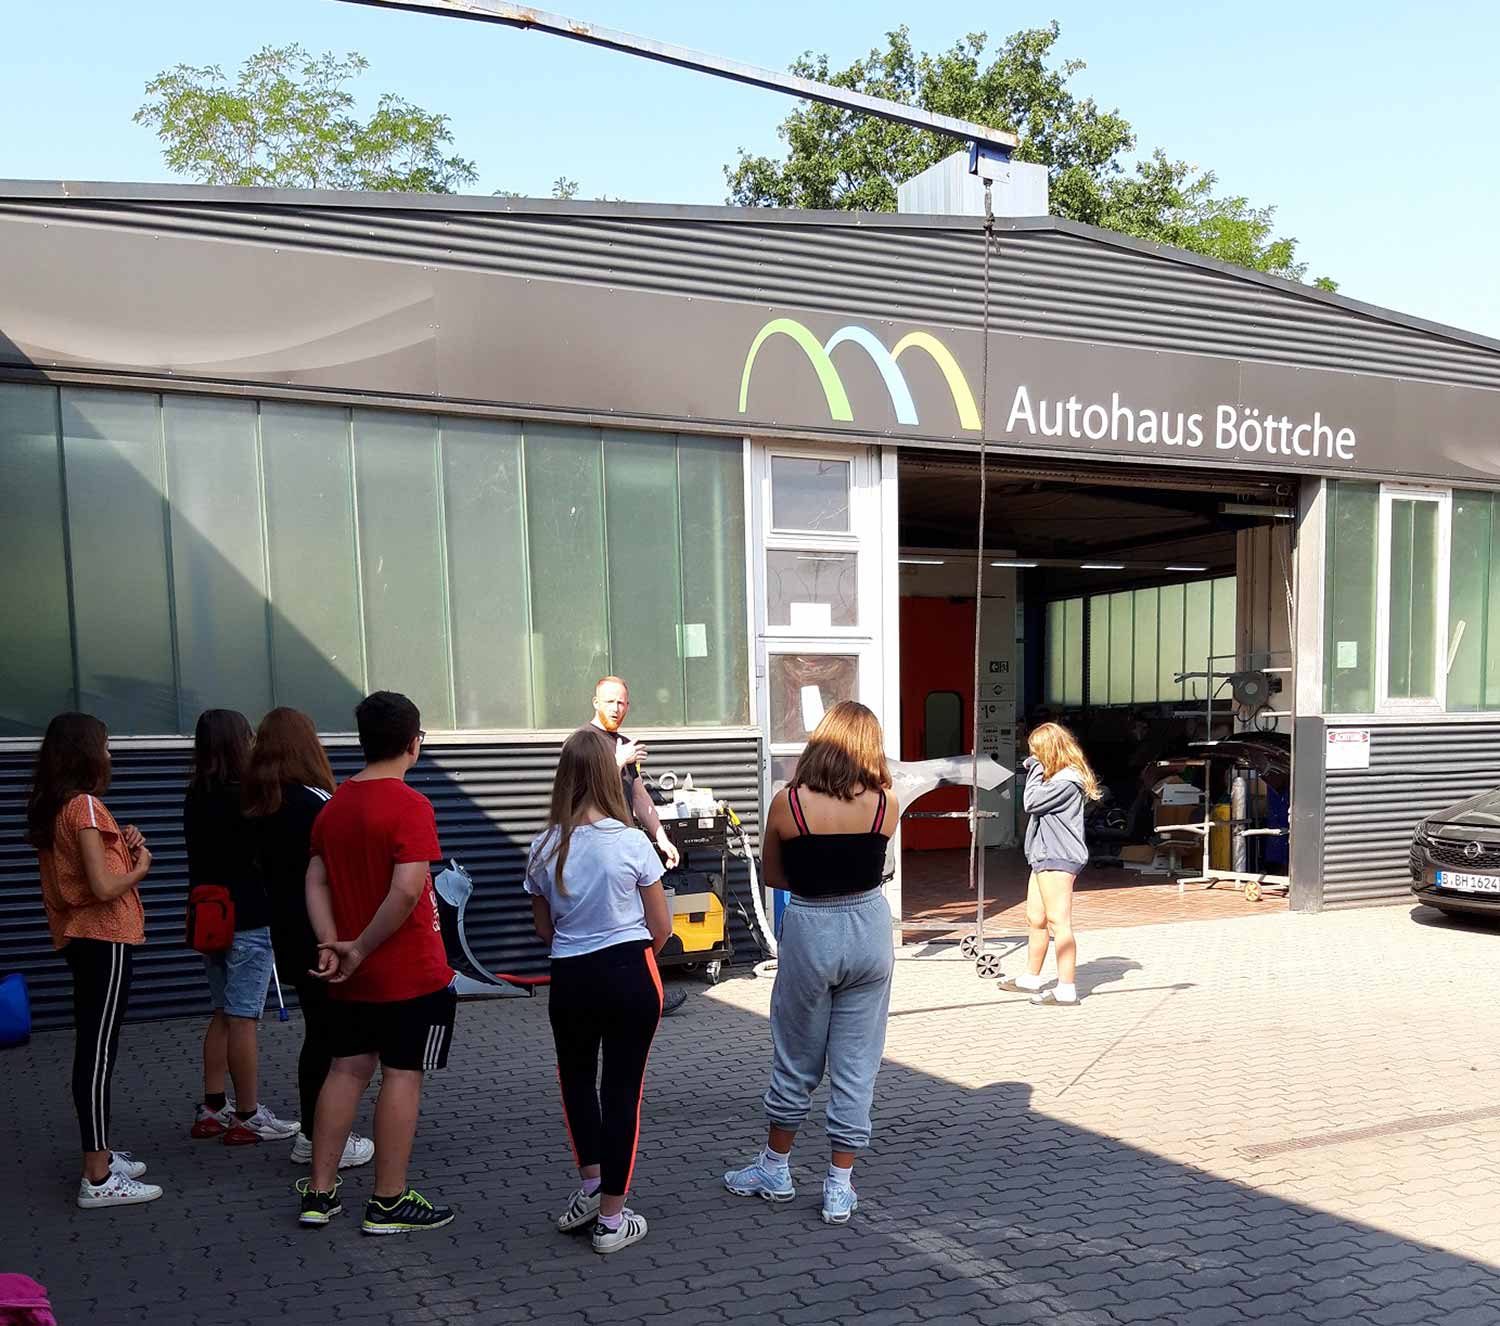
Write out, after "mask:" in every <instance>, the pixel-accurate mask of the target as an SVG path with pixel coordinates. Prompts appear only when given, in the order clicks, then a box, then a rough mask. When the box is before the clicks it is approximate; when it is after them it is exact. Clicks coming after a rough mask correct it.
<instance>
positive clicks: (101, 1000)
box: [63, 939, 134, 1151]
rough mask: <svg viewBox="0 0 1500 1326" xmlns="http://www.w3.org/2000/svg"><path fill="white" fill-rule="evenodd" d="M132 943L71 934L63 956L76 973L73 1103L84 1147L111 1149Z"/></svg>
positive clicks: (86, 1148) (94, 1149)
mask: <svg viewBox="0 0 1500 1326" xmlns="http://www.w3.org/2000/svg"><path fill="white" fill-rule="evenodd" d="M133 954H134V950H133V949H132V948H131V946H130V945H129V944H116V943H112V942H109V941H106V940H103V939H70V940H69V941H68V942H67V944H66V945H65V946H64V947H63V957H64V958H65V959H67V963H68V968H69V970H70V971H71V972H72V973H73V1028H74V1031H73V1035H74V1042H73V1108H74V1109H76V1110H77V1111H78V1129H79V1132H80V1133H81V1134H82V1135H83V1149H84V1150H85V1151H108V1150H109V1087H110V1081H111V1079H112V1078H113V1077H114V1073H115V1059H116V1057H117V1056H118V1054H119V1049H120V1023H122V1022H123V1021H124V1020H125V1005H126V1003H127V1002H128V1001H129V999H130V974H131V970H132V967H131V959H132V956H133Z"/></svg>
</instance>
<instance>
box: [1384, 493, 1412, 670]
mask: <svg viewBox="0 0 1500 1326" xmlns="http://www.w3.org/2000/svg"><path fill="white" fill-rule="evenodd" d="M1412 537H1413V536H1412V503H1410V502H1392V503H1391V550H1390V559H1391V611H1390V629H1389V633H1388V634H1387V636H1386V642H1387V643H1386V690H1387V693H1388V694H1389V695H1390V696H1391V697H1392V698H1403V697H1408V696H1410V695H1411V694H1412V693H1413V692H1412V671H1411V645H1412V638H1411V628H1412V622H1411V610H1412V570H1413V568H1412V554H1413V543H1412Z"/></svg>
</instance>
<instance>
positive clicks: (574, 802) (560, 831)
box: [536, 727, 631, 898]
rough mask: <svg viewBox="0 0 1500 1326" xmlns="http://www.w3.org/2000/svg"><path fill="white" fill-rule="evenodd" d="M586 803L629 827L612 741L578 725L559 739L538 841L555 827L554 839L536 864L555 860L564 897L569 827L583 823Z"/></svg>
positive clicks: (594, 730) (559, 890)
mask: <svg viewBox="0 0 1500 1326" xmlns="http://www.w3.org/2000/svg"><path fill="white" fill-rule="evenodd" d="M589 806H593V807H594V808H595V809H597V810H602V811H603V812H604V813H605V814H606V815H607V816H609V818H610V819H612V820H618V821H619V822H620V823H621V824H622V825H624V826H626V827H627V828H628V827H629V825H630V823H631V818H630V809H629V807H627V806H626V804H625V788H624V785H623V784H622V783H621V781H620V766H619V765H617V764H616V763H615V743H614V742H613V741H611V740H610V739H609V738H608V737H607V736H605V735H604V733H602V732H601V731H599V729H598V728H596V727H581V728H579V729H578V730H577V731H576V732H575V733H573V735H572V736H571V737H569V738H568V739H567V741H565V742H563V748H562V754H561V755H559V756H558V759H557V776H556V777H555V778H554V779H553V780H552V806H551V809H550V810H549V811H548V813H547V827H546V828H545V829H543V830H542V840H545V839H546V837H547V835H548V834H549V833H550V832H551V831H552V830H553V829H554V828H555V829H556V830H557V839H556V841H555V842H552V843H549V844H548V845H547V847H546V849H545V853H546V854H545V856H544V857H543V858H542V859H541V860H540V861H538V862H536V864H537V865H538V866H543V865H545V864H546V863H547V862H548V861H552V862H554V863H555V866H554V869H555V871H556V876H555V877H556V879H557V891H558V893H560V894H561V895H562V896H563V897H564V898H566V897H567V896H568V890H567V888H566V887H565V886H564V884H563V867H564V866H566V865H567V864H568V848H569V847H570V846H571V845H572V841H573V830H574V829H576V828H577V827H578V826H579V825H580V824H582V823H583V822H584V819H583V812H584V810H585V809H587V808H588V807H589Z"/></svg>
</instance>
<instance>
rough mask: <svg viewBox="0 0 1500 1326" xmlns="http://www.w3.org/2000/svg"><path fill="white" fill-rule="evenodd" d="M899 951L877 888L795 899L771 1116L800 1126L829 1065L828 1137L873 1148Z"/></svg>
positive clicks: (775, 1024) (775, 1037) (855, 1147)
mask: <svg viewBox="0 0 1500 1326" xmlns="http://www.w3.org/2000/svg"><path fill="white" fill-rule="evenodd" d="M894 967H895V951H894V949H893V946H892V938H891V909H890V905H889V904H888V903H887V902H886V900H885V898H884V896H882V894H881V893H880V891H879V890H878V889H874V890H872V891H870V892H869V893H860V894H854V895H845V896H842V897H835V898H796V897H794V898H793V899H792V900H791V903H790V905H789V906H788V907H787V909H786V912H785V913H784V914H783V916H782V921H781V942H780V945H779V946H778V950H777V954H776V986H775V988H774V989H773V990H772V991H771V1050H772V1058H771V1085H770V1086H769V1087H767V1088H766V1096H765V1102H766V1117H767V1118H768V1119H770V1121H771V1122H772V1123H773V1124H775V1125H776V1126H777V1127H778V1128H786V1129H790V1130H792V1131H796V1129H798V1128H799V1127H801V1125H802V1122H803V1120H804V1119H806V1118H807V1111H808V1106H809V1104H810V1103H811V1100H812V1093H813V1092H814V1091H815V1090H816V1089H817V1086H818V1083H819V1082H821V1081H822V1080H823V1070H824V1068H825V1067H826V1068H827V1070H828V1083H829V1096H828V1137H829V1140H830V1141H831V1142H832V1143H833V1145H834V1146H835V1147H836V1148H837V1149H838V1150H840V1151H859V1150H862V1149H863V1148H864V1147H866V1146H868V1145H869V1144H870V1103H871V1101H872V1100H873V1099H874V1096H875V1076H876V1074H877V1073H879V1072H880V1056H881V1055H882V1054H883V1053H884V1051H885V1020H886V1014H887V1013H888V1012H889V1011H890V1006H891V972H892V970H893V969H894Z"/></svg>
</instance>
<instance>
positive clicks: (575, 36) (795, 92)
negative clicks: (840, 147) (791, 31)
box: [342, 0, 1020, 161]
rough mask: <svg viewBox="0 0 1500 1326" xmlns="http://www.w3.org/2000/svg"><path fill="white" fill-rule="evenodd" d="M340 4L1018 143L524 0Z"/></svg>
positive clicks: (1004, 151) (997, 150) (987, 143)
mask: <svg viewBox="0 0 1500 1326" xmlns="http://www.w3.org/2000/svg"><path fill="white" fill-rule="evenodd" d="M342 3H344V4H353V5H368V6H370V7H372V8H377V9H406V10H410V11H411V12H413V13H419V14H439V15H442V16H444V17H447V18H467V19H473V20H475V21H477V22H480V23H500V24H503V25H504V26H506V27H510V28H527V29H531V30H533V31H536V32H548V33H551V34H552V35H553V36H555V37H567V38H569V39H570V40H572V41H581V42H585V43H587V44H588V45H590V46H603V47H605V48H606V49H608V50H612V51H622V52H624V53H625V54H626V55H639V56H642V57H644V58H645V59H647V60H659V61H660V62H661V63H663V64H671V65H677V66H678V67H679V68H681V69H695V70H697V71H698V72H699V73H704V74H712V75H714V76H715V77H717V78H727V79H730V80H732V81H733V82H736V83H748V84H749V85H750V86H751V87H759V88H765V89H767V90H768V91H770V92H782V93H785V94H786V95H787V96H791V97H800V98H801V99H803V100H805V101H820V102H822V103H824V104H825V105H828V106H837V107H838V108H839V109H840V110H847V111H858V112H861V113H863V114H866V115H875V116H878V117H880V118H881V119H883V120H892V121H894V122H895V123H897V124H909V125H911V126H912V127H913V128H916V129H928V130H930V131H932V132H933V133H939V134H945V135H946V136H948V137H950V138H959V139H964V140H966V141H968V142H970V143H972V144H973V147H971V149H970V151H971V154H972V152H973V151H974V149H975V148H978V149H982V150H983V151H984V152H986V153H987V154H989V157H988V159H994V160H999V161H1009V160H1010V154H1011V150H1012V149H1013V148H1015V147H1016V146H1017V145H1018V144H1019V142H1020V140H1019V139H1018V138H1017V137H1016V136H1015V134H1013V133H1008V132H1006V131H1005V130H1004V129H992V128H990V127H989V126H988V125H984V124H975V123H973V122H972V121H969V120H960V119H956V118H955V117H954V116H952V115H939V114H938V113H937V112H936V111H930V110H925V109H923V108H922V107H921V106H905V105H902V104H901V103H900V102H899V101H888V100H886V99H885V98H884V97H871V96H868V95H866V94H865V93H863V92H854V91H851V90H850V89H848V88H840V87H830V86H829V85H828V84H827V83H819V82H816V81H814V80H813V79H811V78H799V77H798V76H797V75H796V74H783V73H779V72H778V71H777V70H774V69H763V68H761V67H760V66H759V65H753V64H745V63H744V62H743V61H741V60H730V59H727V58H726V57H724V56H720V55H708V54H706V53H705V52H703V51H694V50H690V49H688V48H687V47H686V46H674V45H672V44H671V43H670V42H664V41H653V40H652V39H651V38H650V37H638V36H636V35H635V34H634V33H632V32H619V31H616V30H614V29H612V28H601V27H599V26H598V25H597V24H595V23H588V22H585V21H584V20H583V19H577V18H568V17H567V16H566V15H563V14H549V13H548V12H547V11H546V10H543V9H533V8H532V7H531V6H530V5H518V4H512V3H510V0H342ZM972 159H973V158H972V155H971V160H972Z"/></svg>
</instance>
